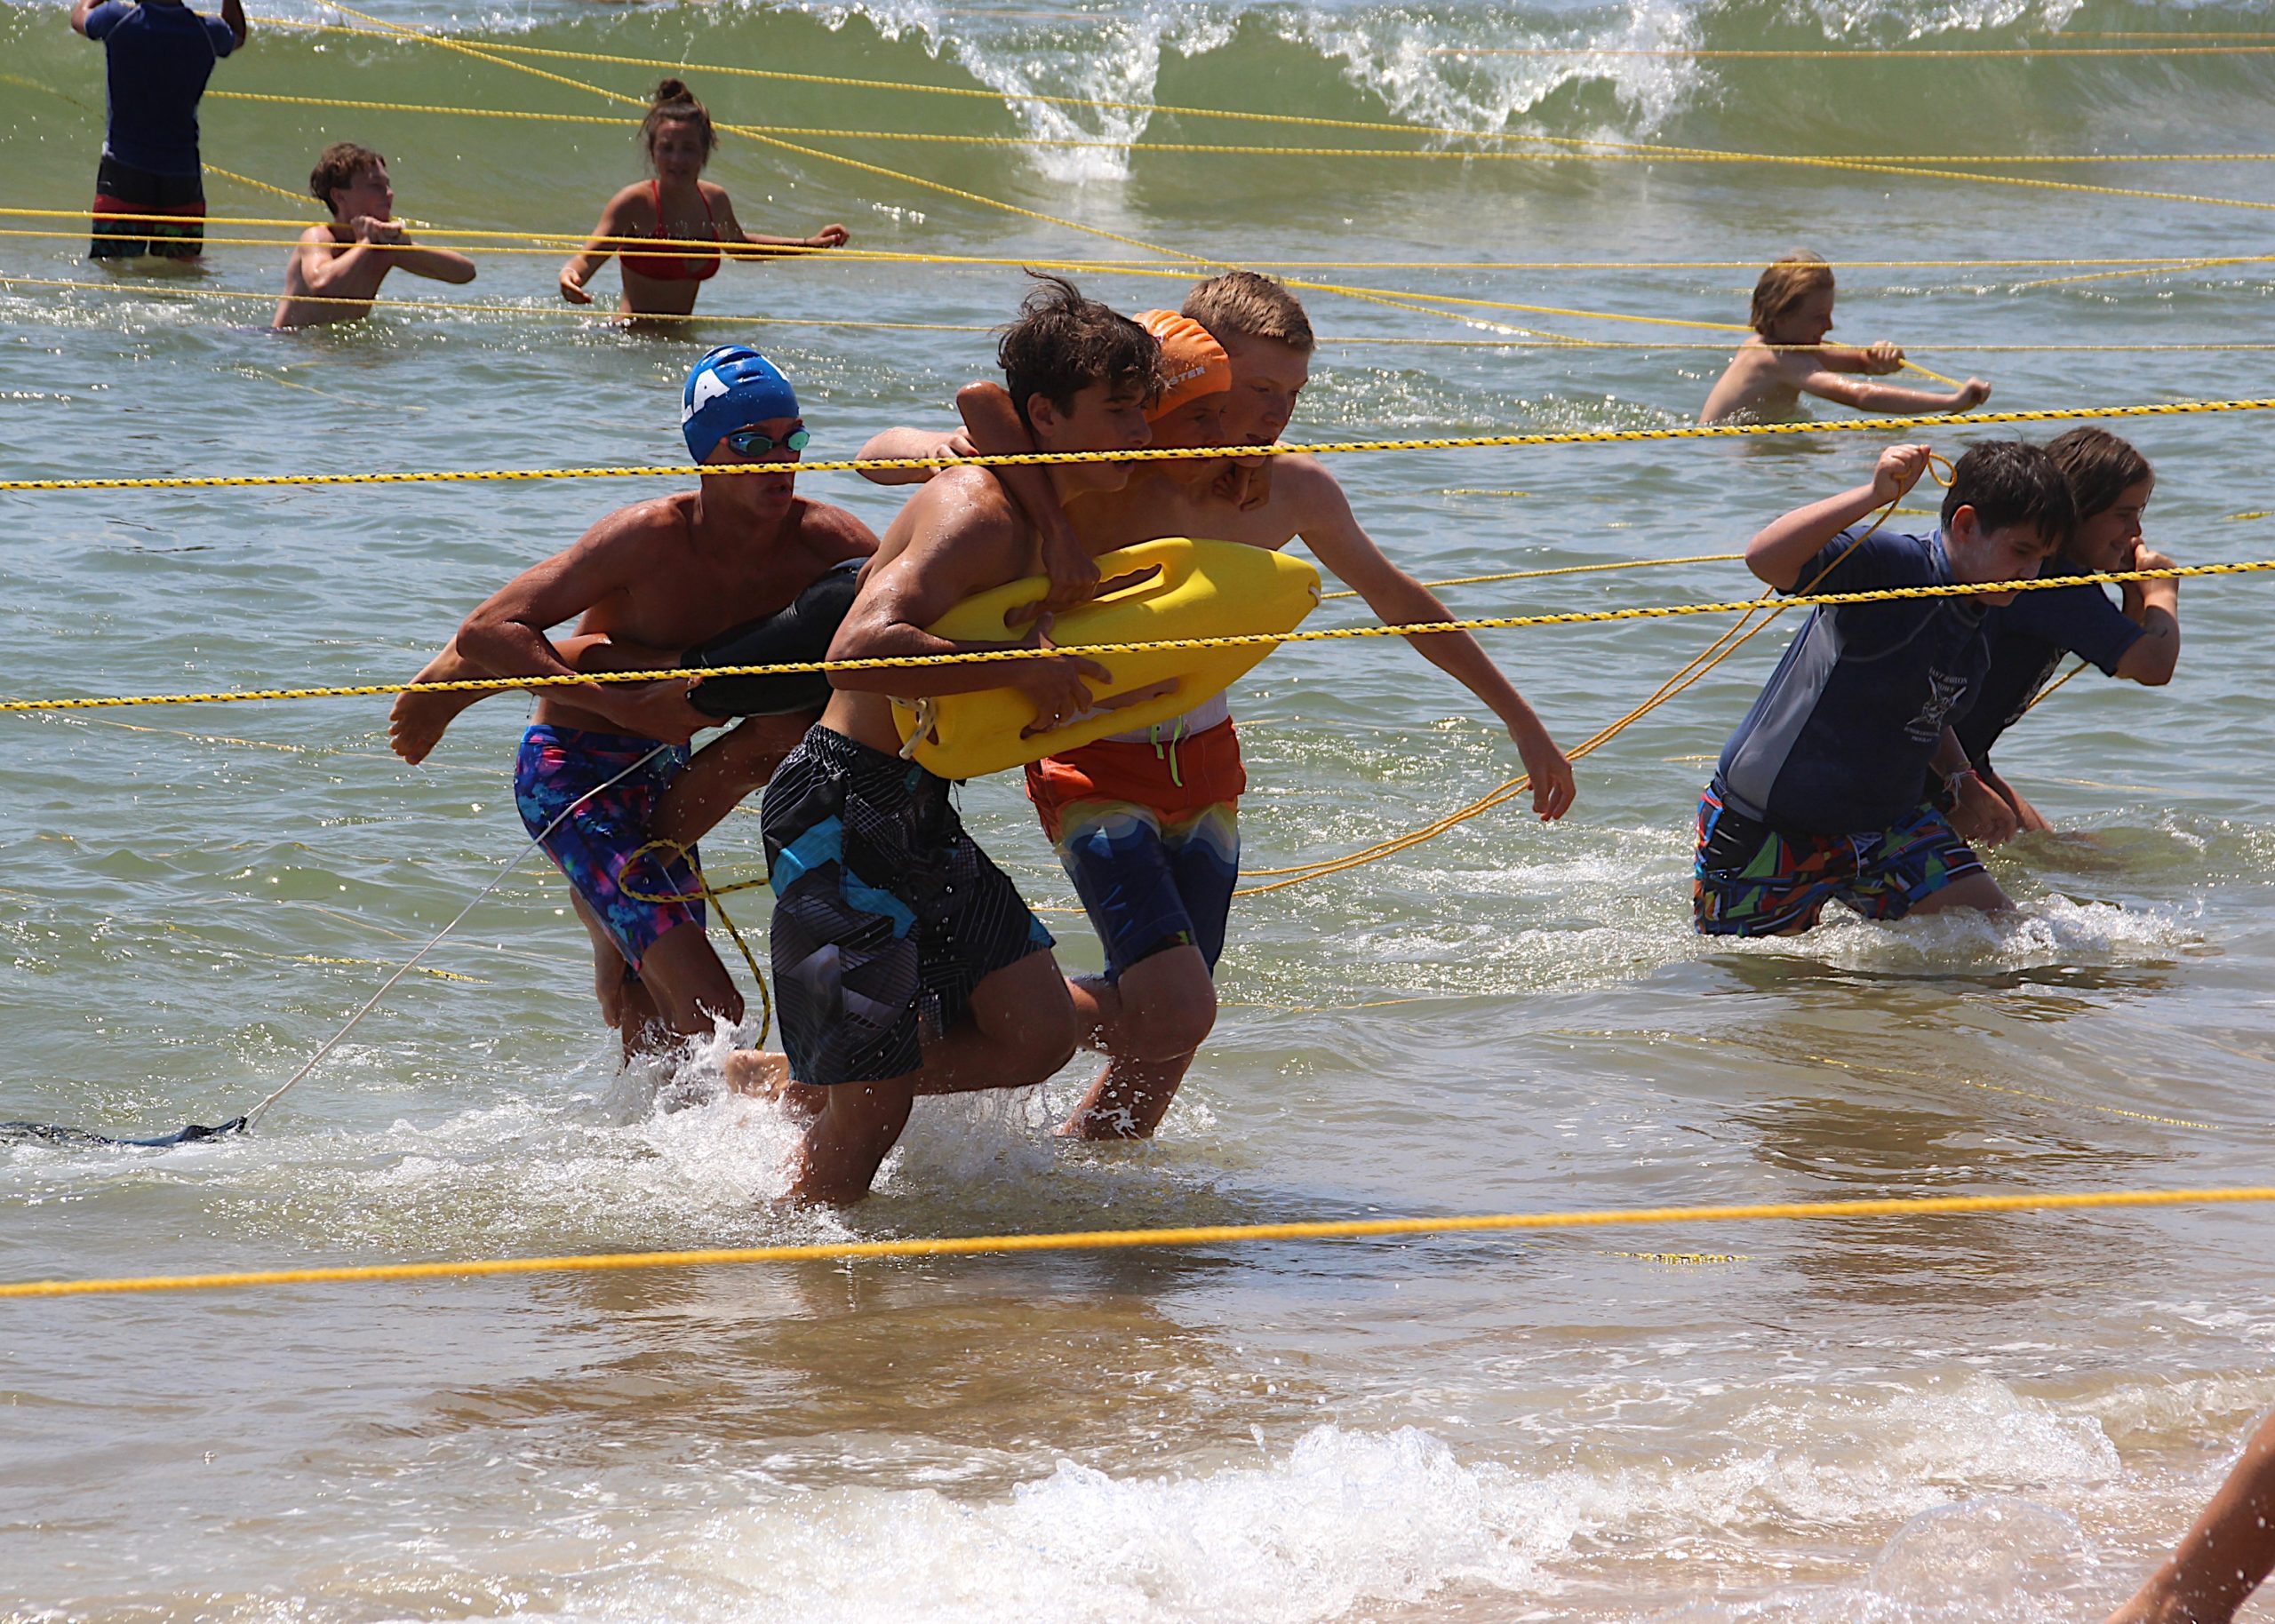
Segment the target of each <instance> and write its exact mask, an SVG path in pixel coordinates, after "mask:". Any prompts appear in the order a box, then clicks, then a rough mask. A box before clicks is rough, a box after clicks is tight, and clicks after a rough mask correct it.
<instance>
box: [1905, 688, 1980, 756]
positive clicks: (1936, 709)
mask: <svg viewBox="0 0 2275 1624" xmlns="http://www.w3.org/2000/svg"><path fill="white" fill-rule="evenodd" d="M1966 694H1967V679H1966V678H1965V677H1963V676H1960V675H1958V674H1956V673H1952V672H1947V671H1931V672H1929V673H1928V703H1927V704H1925V705H1921V706H1920V714H1919V715H1917V716H1915V717H1913V718H1912V720H1911V722H1910V723H1909V724H1908V725H1907V726H1906V727H1905V728H1904V737H1906V738H1908V739H1911V740H1912V742H1913V743H1915V744H1934V743H1935V742H1936V739H1937V738H1938V737H1939V736H1941V735H1942V733H1943V731H1944V718H1945V717H1947V716H1949V715H1950V714H1951V713H1952V706H1953V705H1957V704H1958V703H1959V702H1960V699H1961V698H1963V697H1965V696H1966Z"/></svg>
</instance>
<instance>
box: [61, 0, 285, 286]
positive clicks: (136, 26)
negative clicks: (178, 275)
mask: <svg viewBox="0 0 2275 1624" xmlns="http://www.w3.org/2000/svg"><path fill="white" fill-rule="evenodd" d="M71 26H72V28H74V29H76V30H77V31H78V32H79V33H81V34H83V35H84V36H86V37H87V38H89V39H92V40H98V41H100V42H101V44H102V47H103V54H104V57H105V59H106V60H107V61H108V105H109V114H108V122H107V123H106V125H105V128H104V132H103V155H102V162H101V163H100V165H99V166H98V167H97V169H96V171H95V204H94V210H93V213H94V217H95V219H94V228H93V232H92V236H91V238H90V241H89V243H88V246H87V253H88V256H89V257H90V258H91V259H140V258H141V257H142V256H144V255H146V254H148V255H155V256H156V257H157V258H159V259H196V258H197V257H198V256H199V255H200V254H201V253H203V252H204V247H205V171H204V165H203V164H202V163H200V162H199V160H198V155H197V101H198V98H199V97H201V96H203V95H204V93H205V81H206V80H207V79H208V78H210V77H211V76H212V72H213V64H214V63H216V62H218V61H220V60H221V59H222V58H223V57H225V56H228V54H229V53H230V52H233V51H235V50H237V49H238V48H239V47H240V46H242V45H243V44H244V43H245V36H246V32H247V30H246V28H245V9H244V6H243V0H221V14H220V16H219V17H207V16H204V15H203V14H202V13H200V12H193V11H191V10H190V9H189V7H188V6H187V5H184V4H182V3H181V0H100V4H98V3H97V0H73V4H72V7H71ZM147 214H162V215H166V216H169V217H172V218H171V219H165V220H147V219H120V218H117V217H119V216H132V215H147ZM175 219H179V220H180V222H181V223H180V224H179V225H176V224H174V223H173V220H175Z"/></svg>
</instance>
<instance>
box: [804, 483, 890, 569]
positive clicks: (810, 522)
mask: <svg viewBox="0 0 2275 1624" xmlns="http://www.w3.org/2000/svg"><path fill="white" fill-rule="evenodd" d="M797 504H798V506H797V532H796V533H797V537H798V539H799V541H800V542H802V544H804V545H806V546H808V547H810V548H811V549H813V551H814V552H816V553H820V554H821V555H823V556H824V557H826V558H827V559H828V560H829V561H831V562H833V563H834V562H837V561H840V560H842V559H848V558H867V557H869V556H871V555H872V554H874V553H875V552H876V550H877V533H876V532H875V531H874V530H873V529H870V528H869V527H868V526H867V525H866V524H864V523H863V522H862V521H861V520H860V518H859V517H858V515H856V514H855V513H853V512H852V511H851V510H850V509H849V508H843V507H840V506H837V505H836V504H835V503H834V502H817V501H815V500H814V499H813V498H810V497H800V498H797Z"/></svg>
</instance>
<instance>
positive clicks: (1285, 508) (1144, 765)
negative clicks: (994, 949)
mask: <svg viewBox="0 0 2275 1624" xmlns="http://www.w3.org/2000/svg"><path fill="white" fill-rule="evenodd" d="M1139 319H1140V320H1141V321H1143V322H1146V323H1147V324H1148V327H1149V330H1152V331H1153V332H1154V333H1156V334H1157V335H1158V336H1161V338H1162V343H1163V346H1164V350H1165V351H1166V352H1167V354H1168V355H1169V360H1170V370H1171V373H1172V375H1173V376H1177V375H1185V381H1184V382H1183V383H1181V384H1179V385H1178V386H1177V387H1176V388H1175V389H1174V390H1173V392H1172V394H1170V395H1168V396H1165V397H1164V399H1163V400H1162V401H1161V402H1156V405H1155V407H1154V411H1155V413H1156V414H1158V415H1156V417H1155V418H1154V421H1153V435H1154V443H1155V445H1156V446H1157V447H1159V448H1162V449H1169V448H1189V447H1201V446H1225V445H1254V446H1265V445H1270V444H1272V443H1273V442H1275V441H1277V440H1278V439H1279V437H1280V434H1281V431H1282V430H1283V429H1285V428H1286V427H1287V426H1288V420H1289V418H1290V416H1292V415H1293V413H1294V411H1295V408H1296V402H1297V397H1298V396H1299V395H1300V394H1302V392H1303V389H1304V386H1305V384H1306V383H1307V382H1308V381H1309V379H1310V376H1311V354H1312V351H1313V347H1314V345H1315V341H1314V339H1313V333H1312V326H1311V322H1310V319H1309V318H1308V317H1307V316H1306V315H1305V312H1304V307H1303V306H1302V304H1301V303H1300V302H1299V301H1298V300H1297V298H1296V296H1295V295H1294V294H1293V293H1291V292H1289V291H1288V290H1287V289H1286V288H1284V287H1282V286H1281V284H1280V283H1276V282H1274V281H1273V280H1272V279H1271V278H1270V277H1268V276H1263V275H1257V273H1256V272H1254V271H1228V272H1226V273H1225V274H1224V275H1219V276H1213V277H1210V278H1209V280H1207V281H1206V282H1203V283H1200V284H1198V285H1197V286H1195V287H1194V288H1193V290H1192V291H1191V292H1189V293H1188V294H1187V295H1186V297H1185V303H1184V306H1183V309H1182V310H1181V311H1179V312H1175V313H1172V312H1169V311H1152V312H1148V313H1146V314H1145V315H1144V316H1141V317H1140V318H1139ZM991 394H995V400H994V402H993V404H992V405H991V402H990V399H989V397H990V395H991ZM957 404H958V406H959V407H961V408H962V409H963V410H964V412H965V414H966V418H967V427H966V428H965V429H964V430H960V431H958V432H957V433H955V434H951V435H947V436H942V435H940V434H938V433H937V432H934V431H924V430H916V429H892V430H889V431H887V432H886V433H885V434H882V435H880V436H879V437H878V438H877V439H875V440H874V441H872V442H870V444H869V446H868V448H867V450H866V451H865V452H864V453H863V454H864V455H865V456H867V457H928V456H933V455H938V454H940V453H941V452H946V453H949V454H953V455H970V452H971V451H972V450H974V441H975V439H981V440H985V442H986V443H985V444H984V445H981V446H979V447H978V449H980V450H989V451H998V452H1001V451H1018V450H1032V449H1033V446H1032V444H1031V443H1030V442H1026V440H1024V439H1023V438H1021V436H1020V431H1019V425H1018V423H1017V422H1016V421H1012V422H1010V423H1005V422H1004V421H1003V420H1002V418H1003V417H1004V413H1005V408H1004V407H1003V405H1002V402H1001V398H1000V394H996V392H994V391H992V390H991V388H990V386H985V385H974V386H970V388H967V389H966V390H965V391H964V392H963V393H962V394H959V395H958V397H957ZM1027 472H1031V471H1030V470H1023V469H1017V468H1007V469H1005V470H1003V474H1005V476H1006V483H1007V484H1010V485H1012V486H1013V488H1014V489H1015V490H1019V491H1020V500H1021V502H1022V503H1023V504H1026V503H1028V502H1029V499H1030V498H1029V497H1028V495H1027V494H1026V490H1025V488H1024V487H1021V486H1019V485H1018V484H1017V483H1016V482H1017V480H1018V475H1020V474H1024V473H1027ZM872 477H881V478H882V479H884V480H887V481H895V480H902V479H920V478H922V477H924V475H923V474H922V472H918V471H912V472H909V473H907V474H898V473H887V474H882V475H873V476H872ZM1029 511H1030V512H1033V513H1037V514H1039V515H1040V517H1039V518H1038V520H1037V522H1038V523H1039V524H1041V525H1042V526H1043V527H1044V529H1046V532H1047V533H1048V532H1051V531H1054V530H1055V531H1058V532H1063V533H1064V534H1065V535H1066V537H1068V539H1069V542H1070V544H1071V545H1079V546H1080V547H1082V548H1083V549H1086V550H1087V552H1088V553H1106V552H1109V551H1111V550H1113V549H1114V548H1117V547H1122V546H1127V545H1130V544H1131V543H1133V542H1139V541H1148V540H1152V539H1153V538H1154V537H1162V536H1199V537H1212V538H1214V539H1217V540H1220V541H1233V542H1241V543H1245V544H1247V545H1250V546H1257V547H1264V548H1266V549H1270V550H1273V551H1277V550H1278V549H1280V548H1281V547H1284V546H1286V545H1289V543H1290V542H1292V541H1295V540H1297V539H1298V538H1299V537H1300V538H1301V539H1302V540H1303V542H1304V543H1305V545H1307V546H1308V547H1309V548H1310V549H1311V551H1312V553H1313V555H1314V556H1316V557H1317V558H1318V560H1319V561H1320V563H1321V565H1323V566H1324V567H1325V568H1326V569H1328V570H1329V571H1330V572H1332V573H1333V574H1334V575H1336V576H1337V577H1340V578H1341V579H1342V580H1343V581H1344V582H1345V584H1346V585H1350V586H1351V587H1353V589H1355V590H1356V591H1357V592H1358V593H1359V594H1360V596H1361V598H1363V599H1364V600H1365V601H1366V603H1367V605H1368V607H1369V609H1373V610H1374V611H1375V613H1376V614H1377V615H1378V616H1379V617H1381V618H1382V619H1383V621H1384V622H1385V623H1386V624H1388V625H1425V624H1432V623H1435V622H1440V621H1445V620H1450V619H1451V618H1453V616H1452V614H1451V612H1450V611H1449V610H1448V609H1447V608H1446V606H1445V605H1444V604H1443V603H1442V602H1441V601H1439V600H1438V598H1437V597H1436V596H1435V595H1434V594H1433V593H1431V592H1430V591H1429V590H1428V588H1426V587H1425V586H1424V585H1422V584H1421V583H1420V582H1419V581H1417V580H1416V579H1415V578H1414V577H1412V576H1410V575H1409V574H1408V573H1407V572H1406V571H1405V570H1403V569H1400V568H1399V567H1398V566H1397V565H1396V564H1395V563H1394V562H1393V561H1391V560H1390V559H1389V558H1388V557H1386V556H1385V554H1384V553H1383V551H1382V549H1381V548H1380V547H1379V546H1378V545H1376V543H1375V540H1374V538H1373V537H1370V536H1369V535H1368V534H1367V532H1366V530H1365V529H1363V528H1362V527H1361V525H1360V523H1359V521H1358V519H1357V518H1356V517H1355V516H1354V515H1353V513H1352V511H1351V504H1350V501H1349V499H1348V498H1346V497H1345V494H1344V491H1343V488H1342V486H1341V484H1339V483H1338V482H1337V480H1336V478H1335V475H1334V474H1332V473H1331V472H1329V469H1328V467H1327V466H1326V464H1324V463H1323V462H1321V460H1320V459H1319V458H1315V457H1309V456H1301V455H1297V456H1285V455H1283V456H1276V457H1268V458H1265V457H1259V458H1240V459H1226V458H1208V459H1203V458H1192V459H1177V460H1175V461H1169V460H1164V461H1161V462H1153V463H1147V464H1143V465H1140V466H1139V467H1138V470H1137V471H1136V472H1134V473H1133V474H1131V477H1130V483H1129V484H1128V486H1126V487H1125V488H1123V489H1122V490H1118V491H1114V492H1110V493H1106V494H1102V495H1091V496H1087V497H1084V498H1082V499H1080V500H1079V501H1077V502H1076V503H1074V505H1073V506H1072V507H1071V508H1068V509H1066V511H1064V512H1063V513H1062V512H1059V511H1058V503H1057V502H1056V501H1055V500H1053V499H1052V498H1051V497H1050V493H1049V492H1047V491H1046V492H1043V493H1042V495H1041V497H1040V498H1038V499H1035V500H1034V502H1033V505H1032V506H1030V507H1029ZM1409 641H1410V643H1411V644H1412V646H1413V648H1414V650H1415V651H1416V652H1417V653H1418V654H1420V655H1421V656H1422V657H1424V658H1425V659H1426V660H1428V661H1429V662H1430V663H1431V664H1433V665H1436V666H1438V667H1439V668H1440V669H1441V670H1442V671H1444V672H1445V673H1447V674H1448V675H1449V676H1451V677H1453V678H1454V679H1455V680H1456V681H1459V682H1460V683H1461V684H1462V686H1463V687H1465V688H1466V689H1469V690H1470V692H1471V693H1472V694H1473V695H1474V696H1475V697H1477V699H1478V700H1479V701H1480V702H1481V703H1482V704H1483V705H1486V706H1487V707H1488V708H1489V710H1491V711H1492V712H1493V713H1494V715H1495V716H1496V717H1497V719H1498V720H1500V722H1501V724H1502V725H1503V726H1504V727H1505V728H1506V729H1507V730H1508V735H1509V738H1510V741H1511V742H1512V743H1513V744H1514V745H1515V746H1516V748H1517V751H1518V753H1519V755H1520V756H1521V758H1522V760H1523V762H1524V765H1525V770H1526V772H1527V773H1528V774H1529V776H1531V779H1532V791H1533V809H1534V810H1535V811H1536V812H1537V814H1538V815H1539V816H1541V818H1542V819H1543V820H1544V821H1547V820H1553V819H1555V818H1559V817H1561V816H1563V815H1564V814H1565V812H1566V811H1567V810H1569V808H1570V807H1571V804H1572V797H1573V792H1574V791H1573V780H1572V768H1571V764H1570V762H1569V761H1567V760H1565V759H1564V756H1563V754H1562V752H1560V751H1559V750H1558V749H1557V747H1556V744H1555V741H1554V740H1553V739H1552V738H1551V737H1550V736H1549V734H1548V730H1547V729H1546V728H1545V727H1543V726H1542V725H1541V722H1540V719H1539V718H1538V717H1537V716H1536V715H1535V714H1534V713H1533V711H1532V707H1531V706H1530V705H1527V704H1526V703H1525V700H1524V698H1523V697H1522V696H1521V695H1520V694H1519V693H1518V692H1517V690H1516V689H1515V688H1514V687H1513V685H1512V684H1511V683H1510V681H1509V680H1508V678H1507V677H1506V676H1505V675H1504V674H1503V673H1502V672H1501V670H1500V669H1499V668H1498V667H1497V665H1494V663H1493V662H1492V660H1491V659H1490V658H1489V657H1487V655H1486V653H1485V651H1484V649H1482V648H1481V647H1480V646H1479V644H1478V642H1477V640H1476V639H1475V638H1473V637H1472V636H1471V635H1470V634H1469V633H1466V632H1450V633H1426V634H1423V635H1419V636H1416V637H1413V638H1411V639H1409ZM1027 782H1028V793H1029V796H1030V797H1031V798H1032V799H1033V800H1034V803H1035V807H1036V810H1037V811H1038V812H1039V813H1040V815H1041V816H1042V821H1043V826H1044V829H1045V831H1046V832H1048V833H1049V834H1050V837H1051V843H1052V845H1053V846H1054V848H1057V849H1058V855H1059V859H1060V861H1061V863H1062V864H1064V865H1065V867H1066V870H1067V872H1068V874H1069V876H1070V878H1072V879H1073V880H1074V884H1075V888H1076V890H1077V892H1078V893H1079V894H1080V895H1081V896H1082V901H1083V904H1084V907H1085V909H1086V911H1087V912H1089V913H1090V917H1091V920H1092V923H1093V924H1094V925H1095V927H1097V929H1098V936H1099V939H1100V941H1101V942H1102V943H1104V945H1105V947H1106V975H1104V976H1101V977H1090V976H1085V977H1082V978H1081V979H1080V980H1079V981H1078V982H1077V983H1075V986H1076V1007H1077V1009H1078V1012H1079V1013H1080V1014H1081V1015H1082V1019H1083V1023H1084V1025H1085V1027H1086V1029H1087V1030H1088V1031H1090V1033H1091V1034H1092V1037H1091V1038H1090V1039H1088V1040H1089V1041H1093V1042H1095V1044H1096V1045H1097V1047H1100V1048H1102V1049H1104V1050H1105V1052H1106V1056H1107V1059H1106V1066H1105V1067H1104V1069H1103V1070H1102V1071H1100V1073H1099V1074H1098V1079H1097V1080H1096V1082H1095V1083H1093V1085H1092V1086H1091V1087H1090V1091H1089V1092H1088V1093H1087V1094H1086V1095H1084V1096H1083V1098H1082V1102H1081V1103H1079V1104H1077V1105H1076V1107H1075V1108H1074V1111H1073V1113H1072V1114H1071V1115H1070V1116H1069V1117H1068V1118H1067V1120H1066V1123H1065V1124H1064V1126H1061V1128H1060V1129H1059V1132H1060V1133H1061V1134H1066V1135H1068V1136H1070V1137H1081V1138H1087V1139H1134V1138H1144V1137H1145V1136H1147V1135H1149V1134H1152V1133H1153V1131H1154V1129H1155V1128H1156V1127H1158V1126H1160V1124H1161V1119H1162V1118H1163V1117H1164V1116H1166V1115H1167V1113H1168V1111H1169V1105H1170V1103H1171V1102H1172V1101H1173V1100H1174V1099H1175V1098H1176V1095H1177V1088H1178V1087H1179V1085H1180V1084H1181V1083H1182V1081H1183V1079H1184V1077H1185V1072H1186V1071H1187V1070H1188V1069H1189V1068H1190V1067H1191V1065H1192V1063H1193V1055H1194V1053H1195V1052H1196V1051H1197V1050H1198V1049H1199V1047H1200V1046H1201V1042H1202V1041H1203V1039H1206V1038H1207V1037H1208V1035H1209V1031H1210V1030H1211V1028H1212V1027H1213V1025H1214V1023H1215V1021H1216V1015H1217V996H1216V987H1215V978H1214V969H1215V964H1216V960H1217V955H1218V953H1219V951H1221V950H1222V947H1223V944H1224V938H1225V924H1226V919H1227V916H1228V913H1229V911H1230V908H1231V904H1232V897H1233V886H1234V883H1235V881H1236V880H1237V878H1238V870H1239V864H1240V831H1239V824H1238V817H1237V802H1238V798H1239V796H1240V794H1241V791H1242V790H1243V788H1244V787H1245V786H1246V784H1247V770H1246V768H1245V767H1244V765H1243V764H1242V762H1241V752H1240V743H1239V738H1238V736H1237V734H1236V732H1235V730H1234V726H1233V720H1232V717H1231V712H1230V710H1229V708H1228V706H1227V705H1226V704H1225V701H1224V699H1223V698H1222V697H1218V698H1216V699H1211V700H1209V701H1207V702H1206V703H1204V704H1203V705H1200V706H1199V707H1197V708H1196V709H1195V710H1193V711H1192V712H1187V713H1186V714H1185V715H1184V716H1180V717H1177V718H1174V719H1172V720H1169V721H1166V722H1163V723H1161V724H1160V725H1159V726H1157V727H1154V728H1148V729H1146V730H1145V733H1144V734H1143V735H1142V736H1130V737H1124V738H1120V739H1110V740H1101V741H1099V742H1098V743H1097V744H1088V745H1084V746H1083V747H1082V748H1081V749H1079V750H1075V751H1070V752H1067V753H1066V755H1065V756H1060V757H1053V758H1050V759H1049V760H1044V761H1041V762H1038V763H1036V764H1034V766H1033V767H1031V768H1029V769H1028V775H1027Z"/></svg>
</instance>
